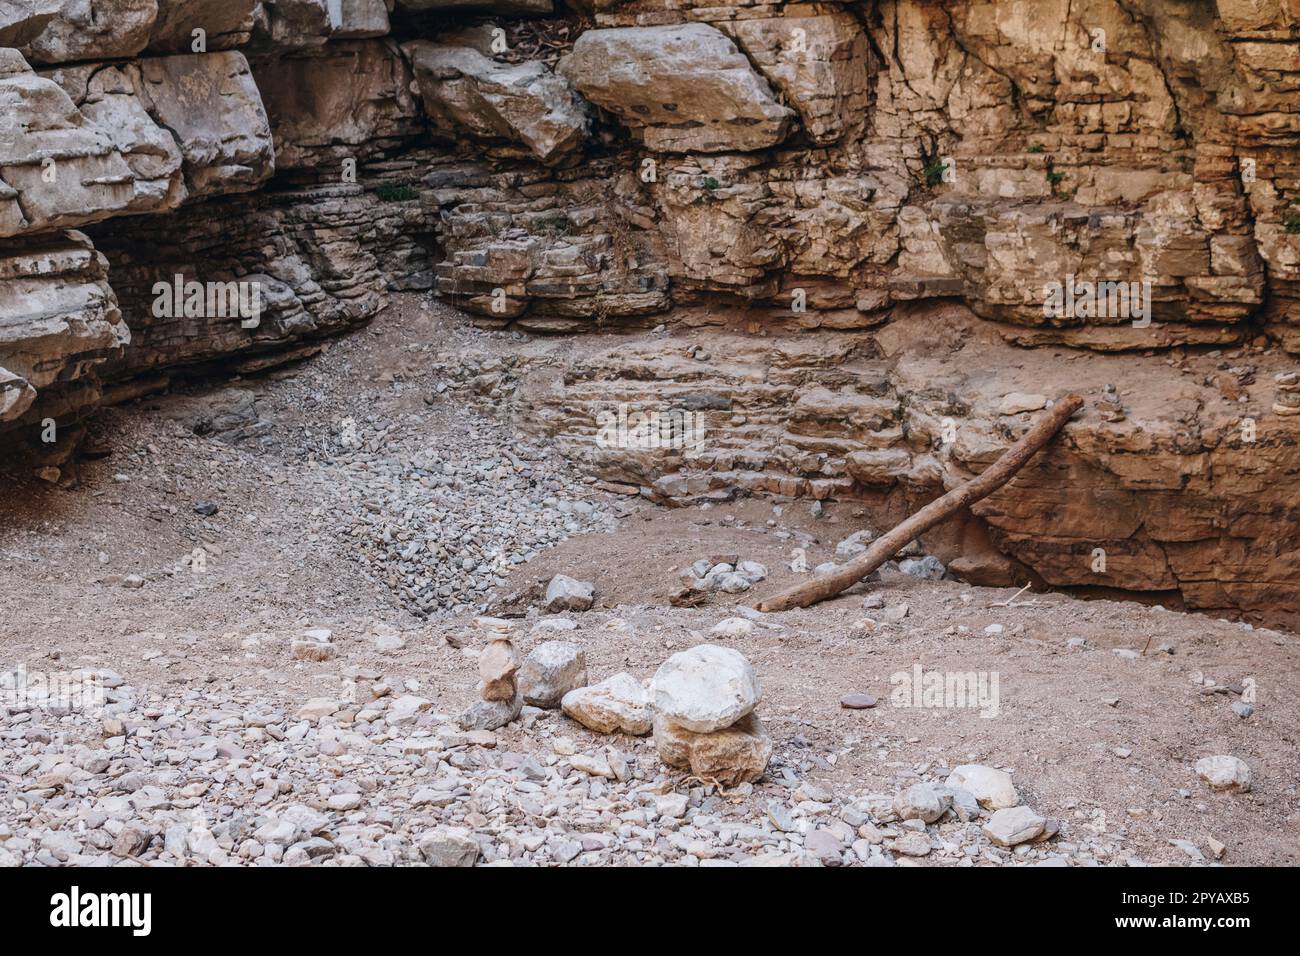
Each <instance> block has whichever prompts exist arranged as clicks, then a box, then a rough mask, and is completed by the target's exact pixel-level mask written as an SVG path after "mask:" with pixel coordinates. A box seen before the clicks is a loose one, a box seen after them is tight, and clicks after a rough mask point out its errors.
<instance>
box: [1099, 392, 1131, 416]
mask: <svg viewBox="0 0 1300 956" xmlns="http://www.w3.org/2000/svg"><path fill="white" fill-rule="evenodd" d="M1097 411H1099V412H1101V417H1102V418H1103V419H1105V420H1106V421H1108V422H1122V421H1123V420H1124V417H1125V412H1124V401H1123V399H1121V398H1120V397H1119V389H1117V388H1116V387H1115V386H1114V385H1109V384H1108V385H1107V386H1106V387H1105V388H1104V389H1102V392H1101V397H1100V398H1098V399H1097Z"/></svg>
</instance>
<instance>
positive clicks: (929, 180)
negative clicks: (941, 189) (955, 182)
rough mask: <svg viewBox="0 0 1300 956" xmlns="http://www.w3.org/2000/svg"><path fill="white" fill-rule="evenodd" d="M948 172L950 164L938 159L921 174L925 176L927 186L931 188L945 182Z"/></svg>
mask: <svg viewBox="0 0 1300 956" xmlns="http://www.w3.org/2000/svg"><path fill="white" fill-rule="evenodd" d="M947 171H948V164H947V163H945V162H944V161H943V160H942V159H936V160H935V161H934V162H932V163H931V164H930V165H929V166H926V167H925V168H924V169H923V170H921V172H922V173H923V174H924V175H925V184H926V185H927V186H930V187H931V188H933V187H935V186H937V185H939V183H941V182H943V174H944V173H946V172H947Z"/></svg>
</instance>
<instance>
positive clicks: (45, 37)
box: [0, 0, 158, 63]
mask: <svg viewBox="0 0 1300 956" xmlns="http://www.w3.org/2000/svg"><path fill="white" fill-rule="evenodd" d="M52 7H54V8H57V10H56V11H55V12H53V15H52V16H50V18H49V19H48V20H46V21H45V24H44V27H43V29H41V30H40V32H39V33H36V34H35V35H34V36H32V37H31V38H30V39H28V40H27V41H26V42H25V43H23V44H22V45H21V46H20V47H19V49H20V51H21V52H22V53H23V55H24V56H25V57H27V59H28V60H29V61H30V62H32V63H68V62H71V61H73V60H91V59H111V58H114V57H126V56H134V55H135V54H137V53H139V52H140V51H141V50H143V49H144V48H145V46H146V44H148V42H149V33H150V31H151V30H152V29H153V25H154V20H155V19H156V18H157V16H158V0H60V2H58V3H48V4H47V3H36V2H29V3H20V4H19V11H20V13H21V11H22V10H23V9H24V8H27V9H33V8H35V9H36V10H38V11H49V10H50V9H51V8H52ZM7 16H9V15H7V14H6V15H5V18H7ZM3 23H4V19H0V26H2V25H3Z"/></svg>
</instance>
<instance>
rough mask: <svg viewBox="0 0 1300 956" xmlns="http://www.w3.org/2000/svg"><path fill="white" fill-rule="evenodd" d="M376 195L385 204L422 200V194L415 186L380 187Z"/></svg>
mask: <svg viewBox="0 0 1300 956" xmlns="http://www.w3.org/2000/svg"><path fill="white" fill-rule="evenodd" d="M375 195H376V196H378V197H379V198H380V199H382V200H383V201H384V202H405V201H406V200H408V199H419V198H420V192H419V190H417V189H416V188H415V187H414V186H380V187H379V188H378V189H376V190H375Z"/></svg>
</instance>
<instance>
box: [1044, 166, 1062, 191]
mask: <svg viewBox="0 0 1300 956" xmlns="http://www.w3.org/2000/svg"><path fill="white" fill-rule="evenodd" d="M1064 179H1065V173H1058V172H1057V171H1056V170H1054V169H1049V170H1048V171H1047V184H1048V185H1049V186H1051V187H1052V192H1056V187H1057V186H1059V185H1060V184H1061V182H1062V181H1063V180H1064Z"/></svg>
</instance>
